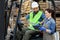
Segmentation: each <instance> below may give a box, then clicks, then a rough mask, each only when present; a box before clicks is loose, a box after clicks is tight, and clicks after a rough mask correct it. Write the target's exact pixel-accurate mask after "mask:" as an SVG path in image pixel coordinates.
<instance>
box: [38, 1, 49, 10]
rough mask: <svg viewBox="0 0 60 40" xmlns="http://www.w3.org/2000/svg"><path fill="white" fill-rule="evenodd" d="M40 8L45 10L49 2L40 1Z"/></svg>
mask: <svg viewBox="0 0 60 40" xmlns="http://www.w3.org/2000/svg"><path fill="white" fill-rule="evenodd" d="M39 5H40V8H41V9H43V10H45V9H47V8H48V2H39Z"/></svg>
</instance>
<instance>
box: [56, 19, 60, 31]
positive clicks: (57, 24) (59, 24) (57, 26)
mask: <svg viewBox="0 0 60 40" xmlns="http://www.w3.org/2000/svg"><path fill="white" fill-rule="evenodd" d="M56 29H57V31H60V18H56Z"/></svg>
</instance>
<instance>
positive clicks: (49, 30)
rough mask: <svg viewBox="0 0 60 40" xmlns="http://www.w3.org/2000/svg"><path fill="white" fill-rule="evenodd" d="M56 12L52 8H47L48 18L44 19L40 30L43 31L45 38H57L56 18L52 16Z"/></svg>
mask: <svg viewBox="0 0 60 40" xmlns="http://www.w3.org/2000/svg"><path fill="white" fill-rule="evenodd" d="M53 13H54V11H53V10H51V9H46V10H45V15H46V18H45V19H44V22H43V26H42V27H40V28H39V29H40V31H43V40H55V39H54V38H53V37H54V35H53V34H54V33H55V31H56V29H55V28H56V23H55V20H54V19H53V18H52V16H54V15H52V14H53Z"/></svg>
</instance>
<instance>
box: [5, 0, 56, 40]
mask: <svg viewBox="0 0 60 40" xmlns="http://www.w3.org/2000/svg"><path fill="white" fill-rule="evenodd" d="M14 1H16V0H12V1H11V5H10V8H8V5H7V4H8V3H7V2H8V0H6V5H5V9H6V10H10V11H9V15H8V14H7V11H5V29H7V27H8V25H9V19H10V17H11V10H12V6H13V2H14ZM34 1H36V2H39V1H40V0H34ZM43 1H44V2H45V1H46V0H43ZM50 1H51V3H52V5H53V7H54V10H55V11H56V6H55V2H54V0H50ZM22 2H23V0H20V4H19V5H17V7H18V8H19V11H18V15H17V18H16V24H15V28H14V30H13V32H12V33H13V35H12V39H10V40H17V37H16V32H17V28H18V29H19V31H20V33H21V31H22V27H23V25H24V24H23V23H19V24H20V25H19V24H18V20H20V16H21V5H22ZM54 15H56V14H54ZM5 31H7V30H5ZM5 33H6V32H5ZM6 34H7V33H6ZM6 34H5V35H6ZM22 36H23V34H22V33H21V37H20V38H21V39H22ZM42 38H43V37H42ZM21 39H20V40H21ZM31 40H40V38H39V37H37V38H36V37H35V38H34V37H33V38H31Z"/></svg>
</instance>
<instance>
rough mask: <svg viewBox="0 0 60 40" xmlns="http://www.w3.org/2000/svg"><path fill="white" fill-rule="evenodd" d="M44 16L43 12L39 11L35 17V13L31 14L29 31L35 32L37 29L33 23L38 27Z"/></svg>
mask: <svg viewBox="0 0 60 40" xmlns="http://www.w3.org/2000/svg"><path fill="white" fill-rule="evenodd" d="M41 15H42V11H39V12H38V13H37V14H36V15H35V16H34V17H33V12H31V13H30V15H29V16H30V18H29V22H30V23H29V27H28V28H29V29H31V30H35V28H34V27H33V23H34V24H35V25H36V24H38V23H39V21H38V20H39V19H40V18H41Z"/></svg>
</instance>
